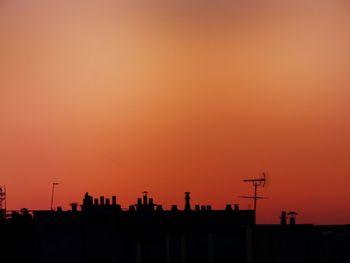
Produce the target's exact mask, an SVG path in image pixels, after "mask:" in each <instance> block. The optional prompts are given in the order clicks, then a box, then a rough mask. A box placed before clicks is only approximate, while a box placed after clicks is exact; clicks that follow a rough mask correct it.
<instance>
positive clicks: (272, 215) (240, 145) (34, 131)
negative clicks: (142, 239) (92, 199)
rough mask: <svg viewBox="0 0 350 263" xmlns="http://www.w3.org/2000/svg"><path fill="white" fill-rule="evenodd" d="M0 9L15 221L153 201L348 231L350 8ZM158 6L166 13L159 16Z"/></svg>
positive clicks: (3, 166) (2, 156) (93, 2)
mask: <svg viewBox="0 0 350 263" xmlns="http://www.w3.org/2000/svg"><path fill="white" fill-rule="evenodd" d="M71 2H73V1H44V0H41V1H40V0H35V1H34V0H33V1H24V0H23V1H21V0H11V1H1V2H0V40H1V41H0V61H1V63H0V123H1V126H0V127H1V128H0V184H6V185H7V188H8V207H9V209H19V208H22V207H29V208H31V209H48V208H49V207H50V191H51V183H52V182H54V181H58V182H60V183H61V185H59V186H58V188H57V195H56V204H57V205H62V206H64V207H65V208H67V207H68V204H69V203H70V202H73V201H79V202H80V201H81V199H82V195H83V194H84V193H85V191H89V193H91V194H93V195H102V194H104V195H112V194H116V195H117V196H118V198H119V200H120V202H121V203H122V205H123V206H125V207H126V206H127V205H129V204H130V203H132V202H134V200H135V199H136V198H137V197H138V196H139V195H140V193H141V192H142V191H143V190H148V191H149V192H150V193H151V194H152V196H153V197H154V198H155V199H156V201H157V200H158V201H160V202H161V203H163V205H165V206H166V207H169V206H170V204H172V203H177V204H179V205H181V206H182V205H183V192H185V191H191V192H192V200H193V204H196V203H202V204H209V203H210V204H212V205H213V206H214V207H215V208H220V209H221V208H224V206H225V204H226V203H240V204H241V207H242V208H247V207H248V205H249V202H247V200H241V199H240V198H239V197H238V196H240V195H247V194H250V193H252V190H253V189H252V188H251V186H250V185H245V184H244V183H242V182H241V180H242V179H244V178H246V177H256V176H258V175H259V173H260V172H261V171H267V172H268V174H269V175H270V178H271V182H270V183H269V184H268V186H267V187H266V188H265V189H263V190H262V191H261V194H262V195H264V196H267V197H268V199H267V200H264V201H262V202H261V203H260V204H259V206H258V208H259V211H258V213H259V215H258V218H259V222H261V223H266V222H277V221H278V216H279V213H280V211H281V210H287V211H290V210H295V211H298V212H299V213H300V222H305V223H319V224H321V223H350V191H349V190H348V188H349V184H350V177H349V176H350V161H349V160H350V137H349V134H350V103H349V99H350V89H349V84H350V79H349V70H350V52H349V46H350V28H349V22H350V11H349V5H348V3H346V1H340V0H339V1H337V0H333V1H326V0H325V1H312V0H310V1H284V2H282V1H263V2H264V4H263V3H262V1H250V2H249V3H246V2H247V1H235V2H234V3H232V2H233V1H223V0H222V1H214V0H213V1H209V0H207V1H195V0H191V1H176V2H175V1H147V4H146V1H141V0H139V1H135V2H134V3H133V4H130V3H129V4H126V3H124V2H123V1H119V2H116V1H111V0H109V1H97V0H89V1H79V0H77V1H74V3H71ZM150 2H152V4H150Z"/></svg>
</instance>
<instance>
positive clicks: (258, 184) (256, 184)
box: [241, 173, 266, 213]
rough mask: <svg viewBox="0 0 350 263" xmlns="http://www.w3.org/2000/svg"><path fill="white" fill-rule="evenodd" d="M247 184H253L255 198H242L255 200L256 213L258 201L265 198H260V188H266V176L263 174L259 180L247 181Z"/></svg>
mask: <svg viewBox="0 0 350 263" xmlns="http://www.w3.org/2000/svg"><path fill="white" fill-rule="evenodd" d="M243 182H245V183H252V184H253V187H254V196H241V197H242V198H248V199H254V211H255V213H256V205H257V200H258V199H264V197H261V196H258V187H264V186H265V183H266V174H265V173H262V177H261V178H258V179H245V180H243Z"/></svg>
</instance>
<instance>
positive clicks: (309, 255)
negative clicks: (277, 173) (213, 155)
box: [0, 192, 350, 263]
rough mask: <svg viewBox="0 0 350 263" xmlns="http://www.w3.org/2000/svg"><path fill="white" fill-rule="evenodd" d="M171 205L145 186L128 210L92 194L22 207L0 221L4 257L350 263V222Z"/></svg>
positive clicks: (180, 262)
mask: <svg viewBox="0 0 350 263" xmlns="http://www.w3.org/2000/svg"><path fill="white" fill-rule="evenodd" d="M181 207H182V208H181V209H179V208H178V206H177V205H172V206H171V208H170V209H169V210H166V209H164V207H163V206H162V205H160V204H158V203H156V202H155V201H154V200H153V198H150V197H149V195H148V193H147V192H144V193H143V194H142V196H141V197H140V198H138V199H137V200H136V203H135V204H132V205H130V206H129V208H128V209H122V208H121V205H120V204H118V200H117V198H116V197H115V196H112V197H111V198H105V197H104V196H101V197H99V198H94V197H92V196H90V195H89V194H88V193H86V194H85V196H84V199H83V202H82V205H81V206H79V205H78V204H77V203H73V204H71V209H70V210H68V211H63V210H62V209H61V208H58V209H57V210H56V211H52V210H48V211H28V210H26V209H22V210H21V211H19V212H13V213H12V214H11V215H10V216H8V217H7V218H5V217H3V218H2V219H1V220H0V235H1V239H0V246H1V249H2V253H1V254H2V259H3V260H4V261H1V262H40V263H41V262H42V263H46V262H50V263H55V262H66V263H70V262H84V263H85V262H88V263H90V262H91V263H92V262H123V263H129V262H130V263H147V262H152V263H153V262H154V263H157V262H159V263H160V262H162V263H163V262H164V263H177V262H178V263H191V262H208V263H219V262H220V263H226V262H227V263H229V262H242V263H243V262H244V263H253V262H254V263H255V262H272V263H273V262H287V263H289V262H319V263H324V262H350V257H349V255H348V253H347V252H348V251H347V249H348V248H350V226H349V225H339V226H315V225H300V224H297V222H296V213H295V212H289V213H287V212H282V213H281V223H280V224H277V225H257V224H256V223H255V211H254V210H241V209H239V207H238V206H237V205H235V206H232V205H231V204H228V205H226V207H225V209H224V210H214V209H212V207H211V206H210V205H194V206H193V205H192V204H191V196H190V193H189V192H186V193H185V197H184V205H182V206H181Z"/></svg>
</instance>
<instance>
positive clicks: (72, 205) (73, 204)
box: [70, 203, 78, 212]
mask: <svg viewBox="0 0 350 263" xmlns="http://www.w3.org/2000/svg"><path fill="white" fill-rule="evenodd" d="M70 206H71V208H72V212H77V211H78V204H77V203H71V204H70Z"/></svg>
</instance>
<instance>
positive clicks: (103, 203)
mask: <svg viewBox="0 0 350 263" xmlns="http://www.w3.org/2000/svg"><path fill="white" fill-rule="evenodd" d="M100 205H105V197H104V196H100Z"/></svg>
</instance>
